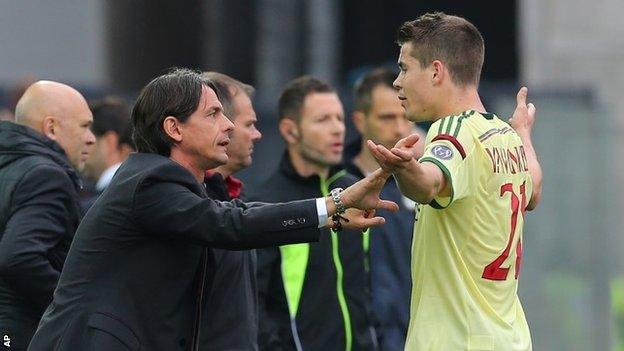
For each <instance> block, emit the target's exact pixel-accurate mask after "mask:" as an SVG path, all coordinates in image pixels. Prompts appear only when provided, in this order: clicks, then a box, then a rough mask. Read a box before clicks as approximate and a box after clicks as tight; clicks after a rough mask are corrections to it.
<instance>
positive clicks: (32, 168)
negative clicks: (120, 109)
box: [0, 81, 95, 350]
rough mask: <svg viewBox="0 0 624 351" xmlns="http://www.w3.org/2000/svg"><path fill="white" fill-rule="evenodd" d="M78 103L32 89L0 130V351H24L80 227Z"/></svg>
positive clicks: (53, 86) (43, 84)
mask: <svg viewBox="0 0 624 351" xmlns="http://www.w3.org/2000/svg"><path fill="white" fill-rule="evenodd" d="M92 121H93V116H92V114H91V111H90V110H89V107H88V105H87V102H86V101H85V99H84V97H83V96H82V95H81V94H80V93H79V92H78V91H76V90H75V89H73V88H72V87H70V86H67V85H65V84H61V83H56V82H51V81H39V82H36V83H34V84H32V85H31V86H30V87H29V88H28V89H27V90H26V91H25V93H24V95H23V96H22V98H21V99H20V100H19V101H18V103H17V106H16V108H15V122H16V123H11V122H0V350H5V349H6V350H26V348H27V347H28V343H29V341H30V338H31V337H32V335H33V333H34V332H35V330H36V328H37V324H38V323H39V319H40V318H41V315H42V314H43V311H44V310H45V309H46V307H47V306H48V304H49V303H50V301H51V300H52V293H53V292H54V288H55V287H56V284H57V281H58V278H59V275H60V273H61V269H62V267H63V263H64V261H65V257H66V255H67V251H68V250H69V246H70V244H71V241H72V238H73V236H74V232H75V231H76V228H77V227H78V223H79V222H80V217H81V211H80V203H79V200H78V193H77V192H78V190H79V188H80V183H79V180H78V174H77V171H80V170H81V169H82V168H83V166H84V163H85V161H86V159H87V157H88V150H89V146H90V145H92V144H93V143H94V142H95V137H94V136H93V133H91V130H90V126H91V123H92Z"/></svg>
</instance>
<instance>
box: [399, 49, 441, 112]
mask: <svg viewBox="0 0 624 351" xmlns="http://www.w3.org/2000/svg"><path fill="white" fill-rule="evenodd" d="M412 49H413V46H412V43H410V42H408V43H405V44H403V45H401V53H400V55H399V68H400V70H401V71H400V72H399V76H398V77H397V78H396V80H395V81H394V87H395V88H397V89H398V91H399V100H400V101H401V105H402V106H403V108H405V111H406V112H407V116H408V118H410V120H412V121H414V122H420V121H426V120H430V119H431V118H432V117H435V111H434V109H433V107H434V106H433V102H434V101H435V99H434V90H433V88H434V87H433V85H432V82H431V76H432V72H431V70H430V69H428V68H429V67H424V68H423V67H421V65H420V62H419V61H418V59H416V58H415V57H414V56H412V55H411V52H412Z"/></svg>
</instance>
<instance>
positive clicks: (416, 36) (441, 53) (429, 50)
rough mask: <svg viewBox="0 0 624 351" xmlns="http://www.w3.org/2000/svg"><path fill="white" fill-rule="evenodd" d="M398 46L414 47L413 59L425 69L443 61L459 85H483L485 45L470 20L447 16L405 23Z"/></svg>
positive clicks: (436, 14)
mask: <svg viewBox="0 0 624 351" xmlns="http://www.w3.org/2000/svg"><path fill="white" fill-rule="evenodd" d="M397 42H398V44H399V45H403V44H405V43H408V42H409V43H412V46H413V50H412V52H411V55H412V56H413V57H415V58H416V59H417V60H418V61H419V62H420V65H421V66H422V67H427V66H429V64H431V62H433V61H434V60H440V61H442V62H444V63H445V64H446V65H447V67H448V70H449V72H450V75H451V79H452V81H453V82H454V83H455V84H457V85H460V86H466V85H472V84H474V85H479V78H480V76H481V68H482V67H483V57H484V53H485V45H484V43H483V37H482V36H481V33H480V32H479V30H478V29H477V27H475V26H474V25H473V24H472V23H470V22H468V21H467V20H466V19H464V18H462V17H458V16H451V15H447V14H445V13H443V12H434V13H426V14H424V15H422V16H420V17H418V18H417V19H416V20H414V21H408V22H405V23H403V24H402V25H401V27H400V28H399V32H398V36H397Z"/></svg>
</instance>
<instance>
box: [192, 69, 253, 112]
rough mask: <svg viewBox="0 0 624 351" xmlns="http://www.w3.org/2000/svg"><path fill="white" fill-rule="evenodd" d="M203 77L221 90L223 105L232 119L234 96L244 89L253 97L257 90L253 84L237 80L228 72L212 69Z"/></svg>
mask: <svg viewBox="0 0 624 351" xmlns="http://www.w3.org/2000/svg"><path fill="white" fill-rule="evenodd" d="M201 77H202V79H206V80H208V81H211V82H212V83H213V84H214V85H215V87H216V88H217V90H219V93H220V94H219V100H220V101H221V105H223V112H224V113H225V115H226V116H228V118H229V119H230V120H232V119H233V118H234V104H233V103H232V101H233V100H234V97H235V96H236V95H238V93H240V92H241V91H242V92H243V93H245V95H247V96H248V97H249V98H250V99H251V98H252V97H253V95H254V93H255V91H256V89H254V87H253V86H251V85H249V84H245V83H243V82H241V81H239V80H236V79H234V78H232V77H230V76H228V75H227V74H223V73H219V72H214V71H210V72H204V73H202V74H201Z"/></svg>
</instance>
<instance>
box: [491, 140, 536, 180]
mask: <svg viewBox="0 0 624 351" xmlns="http://www.w3.org/2000/svg"><path fill="white" fill-rule="evenodd" d="M485 151H486V152H487V154H488V156H489V157H490V161H491V162H492V172H494V173H510V174H516V173H518V172H528V171H529V167H528V166H527V159H526V154H525V153H524V146H522V145H520V146H516V147H514V148H513V149H504V148H502V147H486V148H485Z"/></svg>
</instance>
